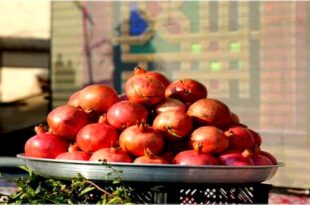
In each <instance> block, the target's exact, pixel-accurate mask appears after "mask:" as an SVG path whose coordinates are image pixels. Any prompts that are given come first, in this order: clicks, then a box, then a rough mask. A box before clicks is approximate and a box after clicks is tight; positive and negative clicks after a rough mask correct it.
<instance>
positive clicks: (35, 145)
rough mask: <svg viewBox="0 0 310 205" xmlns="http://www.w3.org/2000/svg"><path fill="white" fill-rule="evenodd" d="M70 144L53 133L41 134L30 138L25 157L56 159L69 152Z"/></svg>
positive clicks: (26, 145) (25, 148)
mask: <svg viewBox="0 0 310 205" xmlns="http://www.w3.org/2000/svg"><path fill="white" fill-rule="evenodd" d="M68 147H69V142H68V141H66V140H65V139H63V138H61V137H59V136H56V135H54V134H51V133H40V134H37V135H35V136H33V137H31V138H29V139H28V140H27V142H26V144H25V147H24V150H25V156H27V157H38V158H51V159H54V158H55V157H56V156H57V155H59V154H61V153H64V152H66V151H67V150H68Z"/></svg>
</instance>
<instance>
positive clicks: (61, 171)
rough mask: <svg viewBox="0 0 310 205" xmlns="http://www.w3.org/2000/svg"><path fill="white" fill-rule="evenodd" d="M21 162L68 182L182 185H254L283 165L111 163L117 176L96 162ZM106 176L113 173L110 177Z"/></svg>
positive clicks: (38, 172) (34, 169)
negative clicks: (77, 179) (78, 178)
mask: <svg viewBox="0 0 310 205" xmlns="http://www.w3.org/2000/svg"><path fill="white" fill-rule="evenodd" d="M17 157H18V158H21V159H23V160H24V162H25V164H26V166H28V167H30V168H31V169H32V171H33V172H34V173H35V174H38V175H40V176H43V177H47V178H55V179H71V178H73V177H75V176H77V174H78V173H80V174H82V175H83V176H84V177H85V178H87V179H90V180H98V181H103V180H112V179H114V178H116V177H119V176H120V177H121V180H122V181H132V182H182V183H254V182H263V181H266V180H268V179H271V178H272V177H273V176H274V175H275V173H276V172H277V170H278V168H279V167H281V166H284V164H283V163H279V164H278V165H268V166H239V167H235V166H214V165H213V166H179V165H172V164H167V165H151V164H150V165H147V164H129V163H111V164H110V165H111V167H112V168H113V169H115V170H119V171H122V173H121V174H120V175H119V174H117V173H115V172H111V168H109V167H108V166H107V165H103V164H101V163H99V162H89V161H86V162H85V161H69V160H55V159H43V158H32V157H26V156H24V155H23V154H19V155H17ZM108 173H112V174H110V175H109V176H107V175H108Z"/></svg>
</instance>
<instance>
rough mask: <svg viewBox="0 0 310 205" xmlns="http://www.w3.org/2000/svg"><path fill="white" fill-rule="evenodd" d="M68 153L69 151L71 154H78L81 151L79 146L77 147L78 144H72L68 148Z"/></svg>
mask: <svg viewBox="0 0 310 205" xmlns="http://www.w3.org/2000/svg"><path fill="white" fill-rule="evenodd" d="M68 151H69V152H76V151H79V146H77V144H76V143H74V144H71V145H70V146H69V148H68Z"/></svg>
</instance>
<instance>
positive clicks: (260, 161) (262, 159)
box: [252, 154, 273, 165]
mask: <svg viewBox="0 0 310 205" xmlns="http://www.w3.org/2000/svg"><path fill="white" fill-rule="evenodd" d="M252 159H253V161H254V164H255V165H273V163H272V161H271V160H270V159H269V158H268V157H266V156H264V155H262V154H258V155H254V156H253V157H252Z"/></svg>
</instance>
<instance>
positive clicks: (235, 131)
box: [225, 126, 254, 151]
mask: <svg viewBox="0 0 310 205" xmlns="http://www.w3.org/2000/svg"><path fill="white" fill-rule="evenodd" d="M225 134H226V135H227V136H229V147H230V149H232V150H239V151H243V150H245V149H252V148H253V146H254V137H253V135H252V134H251V132H250V131H249V130H248V129H247V128H245V127H240V126H234V127H231V128H229V130H228V131H226V132H225Z"/></svg>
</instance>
